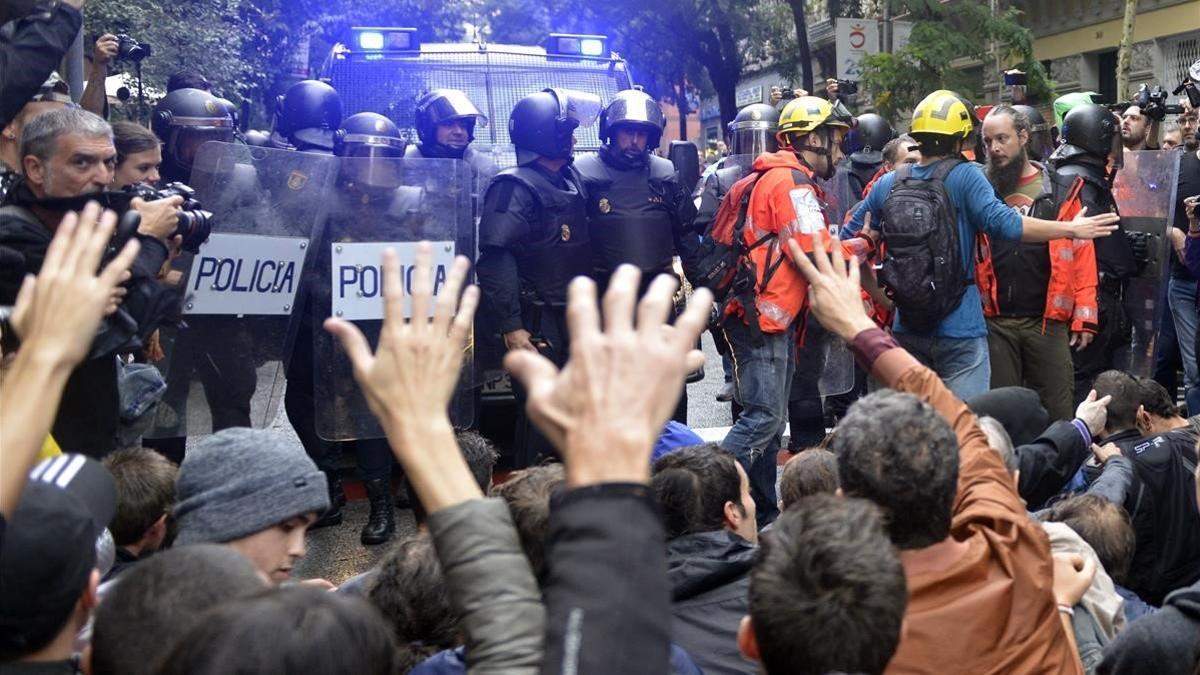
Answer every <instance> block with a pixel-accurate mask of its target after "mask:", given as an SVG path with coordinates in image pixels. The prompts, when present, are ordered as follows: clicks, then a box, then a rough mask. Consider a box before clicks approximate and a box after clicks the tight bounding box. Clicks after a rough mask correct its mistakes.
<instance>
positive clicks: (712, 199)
mask: <svg viewBox="0 0 1200 675" xmlns="http://www.w3.org/2000/svg"><path fill="white" fill-rule="evenodd" d="M753 163H754V156H753V155H729V156H728V157H726V158H725V159H724V160H722V161H721V168H719V169H717V170H716V171H714V172H712V173H710V174H709V175H708V176H706V177H705V178H702V179H701V180H700V183H699V184H698V185H697V186H696V191H695V192H693V193H692V198H693V200H694V201H695V203H696V219H695V220H694V221H692V222H693V227H694V229H695V230H696V233H697V234H700V235H703V234H704V233H705V232H706V231H707V230H708V227H709V225H711V224H712V222H713V220H715V219H716V217H717V210H718V209H720V208H721V200H722V199H724V198H725V195H727V194H729V190H730V189H732V188H733V184H734V183H736V182H738V181H739V180H741V179H743V178H745V177H746V176H747V175H749V173H750V166H751V165H752V164H753Z"/></svg>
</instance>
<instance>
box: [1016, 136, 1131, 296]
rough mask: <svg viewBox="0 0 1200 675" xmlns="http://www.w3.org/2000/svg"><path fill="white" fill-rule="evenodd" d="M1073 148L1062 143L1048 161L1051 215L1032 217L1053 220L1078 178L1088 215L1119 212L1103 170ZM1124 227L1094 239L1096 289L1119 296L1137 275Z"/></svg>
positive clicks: (1099, 165)
mask: <svg viewBox="0 0 1200 675" xmlns="http://www.w3.org/2000/svg"><path fill="white" fill-rule="evenodd" d="M1072 147H1073V146H1070V145H1068V144H1063V145H1062V146H1060V147H1059V149H1058V151H1057V152H1056V153H1055V157H1059V158H1060V159H1058V160H1057V161H1055V160H1054V159H1052V160H1051V164H1050V170H1049V171H1048V175H1049V178H1050V190H1051V194H1052V195H1053V198H1054V199H1053V205H1054V213H1038V214H1034V215H1035V216H1036V217H1039V218H1048V219H1051V220H1053V219H1054V218H1055V217H1056V215H1057V212H1058V209H1059V208H1060V207H1061V206H1062V204H1063V202H1065V201H1066V200H1067V198H1068V197H1069V196H1070V193H1071V190H1072V189H1073V187H1074V185H1075V182H1076V180H1077V179H1082V180H1083V187H1082V188H1081V192H1080V197H1081V199H1082V201H1083V203H1084V204H1085V205H1088V206H1089V208H1088V215H1093V216H1094V215H1098V214H1101V213H1108V212H1112V213H1118V214H1119V211H1118V208H1117V203H1116V200H1115V199H1114V198H1113V192H1112V188H1111V187H1110V183H1109V182H1108V178H1107V176H1106V168H1105V167H1104V166H1103V165H1101V164H1099V163H1098V162H1097V160H1096V159H1095V158H1093V157H1092V156H1090V155H1088V154H1087V153H1086V152H1085V151H1083V150H1079V151H1078V152H1072V151H1071V150H1072ZM1125 229H1126V228H1125V227H1124V226H1123V227H1122V229H1121V230H1118V231H1117V232H1116V233H1114V234H1113V235H1112V236H1111V237H1106V238H1102V239H1098V240H1096V265H1097V270H1098V271H1099V272H1100V275H1101V279H1100V285H1099V287H1098V290H1099V291H1100V292H1101V293H1105V294H1108V295H1113V296H1118V297H1119V296H1120V295H1121V291H1122V286H1123V283H1122V282H1123V281H1124V280H1125V279H1127V278H1129V277H1132V276H1134V275H1135V274H1137V269H1138V265H1137V261H1136V260H1135V258H1134V254H1133V250H1132V249H1131V248H1130V245H1129V242H1128V240H1127V239H1126V236H1125Z"/></svg>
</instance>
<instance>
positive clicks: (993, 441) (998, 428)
mask: <svg viewBox="0 0 1200 675" xmlns="http://www.w3.org/2000/svg"><path fill="white" fill-rule="evenodd" d="M979 428H980V429H981V430H982V431H983V435H984V436H987V439H988V445H989V446H991V448H992V449H993V450H995V451H996V454H998V455H1000V459H1001V460H1003V461H1004V468H1006V469H1008V472H1009V473H1010V474H1013V473H1016V472H1017V469H1019V468H1021V467H1020V465H1019V464H1018V463H1017V452H1016V451H1015V450H1013V443H1012V438H1010V437H1009V435H1008V431H1007V430H1005V428H1004V425H1003V424H1000V420H998V419H996V418H995V417H987V416H984V417H980V418H979Z"/></svg>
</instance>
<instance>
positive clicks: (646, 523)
mask: <svg viewBox="0 0 1200 675" xmlns="http://www.w3.org/2000/svg"><path fill="white" fill-rule="evenodd" d="M546 539H547V541H546V544H547V546H546V583H545V584H544V585H543V597H544V598H545V601H546V655H545V658H544V659H543V661H542V670H541V672H542V673H543V675H558V674H559V673H575V674H576V675H615V674H616V673H621V675H641V674H643V673H644V674H645V675H662V674H663V673H665V672H667V669H668V668H669V662H670V635H669V630H668V628H669V626H670V625H671V598H670V594H669V592H668V588H669V587H668V585H667V561H666V545H665V536H664V534H663V526H662V521H661V520H660V517H659V515H658V506H657V504H655V502H654V496H653V495H652V494H651V492H650V488H649V486H647V485H644V484H604V485H594V486H586V487H582V488H577V489H574V490H570V491H568V492H566V493H564V494H563V495H562V497H561V498H559V499H557V500H555V501H554V503H553V504H552V506H551V512H550V529H549V532H548V533H547V537H546ZM694 656H695V655H693V657H694Z"/></svg>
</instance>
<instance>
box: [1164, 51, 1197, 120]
mask: <svg viewBox="0 0 1200 675" xmlns="http://www.w3.org/2000/svg"><path fill="white" fill-rule="evenodd" d="M1171 93H1172V94H1174V95H1175V96H1178V95H1180V94H1183V93H1186V94H1187V97H1188V103H1190V104H1191V106H1192V108H1193V109H1195V108H1200V59H1196V60H1195V62H1193V63H1192V65H1191V66H1189V67H1188V71H1187V75H1185V76H1184V77H1183V81H1182V82H1180V83H1179V86H1178V87H1175V90H1174V91H1172V92H1171Z"/></svg>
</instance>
